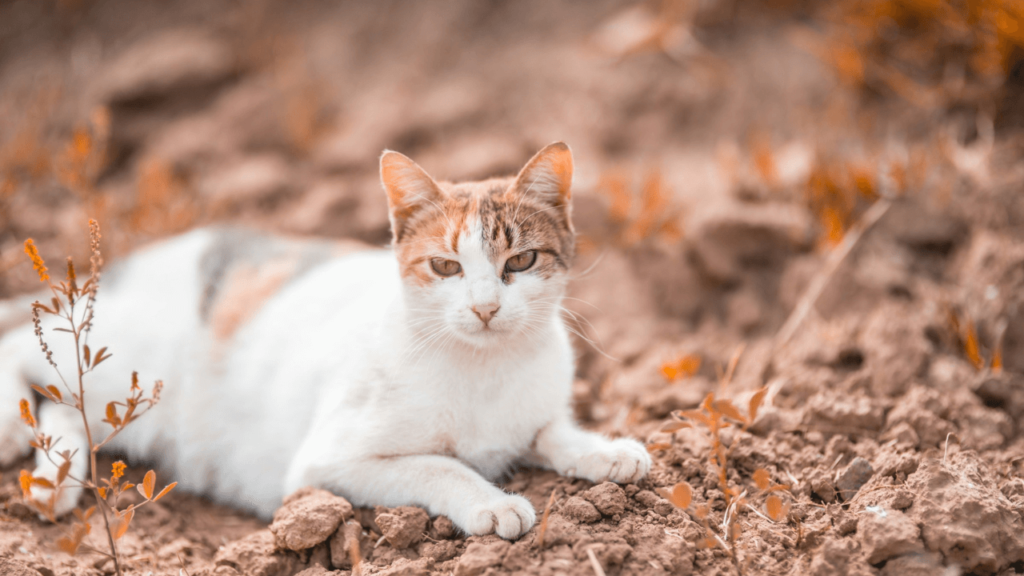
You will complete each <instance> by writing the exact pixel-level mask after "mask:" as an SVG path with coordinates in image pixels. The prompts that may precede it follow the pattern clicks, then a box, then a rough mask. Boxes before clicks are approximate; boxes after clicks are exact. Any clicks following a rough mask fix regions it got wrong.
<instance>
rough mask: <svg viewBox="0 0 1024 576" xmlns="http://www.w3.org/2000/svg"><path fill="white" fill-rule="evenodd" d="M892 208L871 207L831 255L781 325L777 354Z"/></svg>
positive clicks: (884, 202) (886, 202)
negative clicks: (853, 254)
mask: <svg viewBox="0 0 1024 576" xmlns="http://www.w3.org/2000/svg"><path fill="white" fill-rule="evenodd" d="M891 206H892V202H891V201H889V200H886V199H884V198H883V199H881V200H879V201H877V202H875V203H874V204H872V205H871V207H870V208H868V210H867V212H865V213H864V216H862V217H861V220H860V222H859V223H858V224H857V225H856V226H854V227H852V228H850V231H849V232H847V233H846V236H844V237H843V241H842V243H841V244H840V245H839V246H837V247H836V248H835V250H833V251H832V252H830V253H829V255H828V259H827V260H826V261H825V266H823V267H822V269H821V270H819V271H818V274H817V275H815V277H814V279H813V280H811V283H810V284H809V285H808V286H807V290H805V291H804V294H803V296H801V297H800V301H799V302H798V303H797V305H796V307H795V308H793V312H791V313H790V315H789V318H787V319H786V323H785V324H783V325H782V328H781V329H780V330H779V332H778V334H776V336H775V344H774V346H773V348H774V350H778V349H780V348H782V347H783V346H785V345H786V344H788V343H789V341H790V339H791V338H792V337H793V335H794V334H796V331H797V328H799V327H800V325H801V324H802V323H803V321H804V320H805V319H806V318H807V315H808V314H809V313H810V311H811V309H812V308H813V307H814V305H815V304H816V303H817V302H818V298H820V297H821V293H822V292H823V291H824V290H825V287H826V286H828V282H829V280H831V279H832V276H834V275H835V273H836V270H838V269H839V265H840V264H842V263H843V261H844V260H846V257H847V256H849V254H850V252H852V251H853V248H854V247H855V246H856V245H857V243H858V242H859V241H860V239H861V238H862V237H863V236H864V233H865V232H867V231H868V230H870V229H871V228H872V227H873V226H874V225H875V224H876V223H877V222H878V221H879V220H880V219H881V218H882V216H885V213H886V212H888V211H889V208H890V207H891Z"/></svg>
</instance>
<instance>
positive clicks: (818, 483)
mask: <svg viewBox="0 0 1024 576" xmlns="http://www.w3.org/2000/svg"><path fill="white" fill-rule="evenodd" d="M809 480H810V484H811V491H812V492H814V493H815V494H816V495H817V496H818V498H821V500H822V502H824V503H826V504H831V503H832V502H835V500H836V487H835V485H834V484H833V483H832V478H831V477H830V476H829V474H828V472H827V471H826V470H822V469H820V468H815V469H814V470H813V472H811V476H810V478H809Z"/></svg>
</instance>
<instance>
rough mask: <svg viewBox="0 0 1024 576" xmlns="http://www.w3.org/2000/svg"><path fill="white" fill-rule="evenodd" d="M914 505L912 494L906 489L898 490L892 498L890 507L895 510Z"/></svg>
mask: <svg viewBox="0 0 1024 576" xmlns="http://www.w3.org/2000/svg"><path fill="white" fill-rule="evenodd" d="M913 505H914V494H913V493H912V492H908V491H906V490H900V491H899V492H897V493H896V496H894V497H893V499H892V507H893V508H895V509H896V510H906V509H907V508H910V507H911V506H913Z"/></svg>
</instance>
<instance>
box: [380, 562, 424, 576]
mask: <svg viewBox="0 0 1024 576" xmlns="http://www.w3.org/2000/svg"><path fill="white" fill-rule="evenodd" d="M433 567H434V561H433V560H432V559H431V558H418V559H416V560H406V559H405V558H399V559H397V560H395V562H394V563H393V564H391V565H390V566H388V567H387V568H385V569H383V570H381V571H380V572H377V573H376V576H428V575H429V574H430V569H431V568H433Z"/></svg>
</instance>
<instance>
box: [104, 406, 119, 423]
mask: <svg viewBox="0 0 1024 576" xmlns="http://www.w3.org/2000/svg"><path fill="white" fill-rule="evenodd" d="M103 421H104V422H107V423H108V424H110V425H111V426H113V427H114V428H117V427H118V426H120V425H121V417H120V416H118V415H117V406H115V405H114V403H113V402H111V403H109V404H107V417H106V419H104V420H103Z"/></svg>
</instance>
